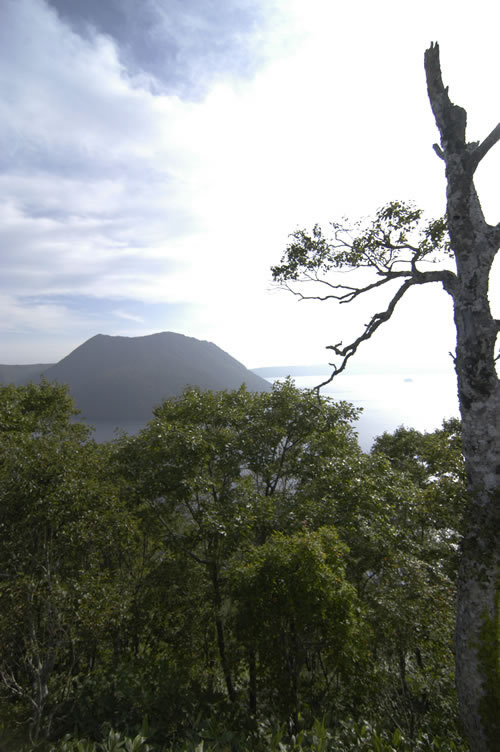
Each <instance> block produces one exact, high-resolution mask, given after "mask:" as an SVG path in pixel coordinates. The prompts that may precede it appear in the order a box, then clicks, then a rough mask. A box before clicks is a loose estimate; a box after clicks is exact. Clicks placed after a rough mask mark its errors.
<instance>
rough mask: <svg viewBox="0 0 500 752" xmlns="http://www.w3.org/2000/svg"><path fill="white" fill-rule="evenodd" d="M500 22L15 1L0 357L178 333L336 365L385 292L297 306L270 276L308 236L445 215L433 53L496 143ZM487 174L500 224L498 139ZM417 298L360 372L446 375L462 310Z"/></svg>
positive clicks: (131, 1)
mask: <svg viewBox="0 0 500 752" xmlns="http://www.w3.org/2000/svg"><path fill="white" fill-rule="evenodd" d="M499 22H500V11H499V10H497V9H496V6H495V5H494V4H493V3H491V2H490V0H488V2H486V1H484V0H479V2H476V3H475V5H474V8H473V10H471V8H470V5H469V4H468V3H467V4H466V3H465V2H457V1H456V0H455V1H452V0H442V1H441V2H439V1H438V2H435V1H434V2H430V1H427V0H423V2H421V3H419V4H418V7H417V6H415V5H411V6H410V4H407V3H402V2H401V1H400V0H379V2H377V3H373V2H372V1H371V0H352V2H350V3H340V2H334V0H307V2H306V1H305V0H142V2H137V0H106V2H103V0H86V2H75V1H74V0H2V2H1V3H0V254H1V259H2V275H1V278H0V346H1V351H0V362H2V363H33V362H54V361H57V360H59V359H60V358H61V357H63V356H65V355H66V354H68V353H69V352H70V351H71V350H72V349H74V348H75V347H76V346H78V345H79V344H80V343H81V342H83V341H84V340H85V339H87V338H89V337H91V336H93V335H94V334H96V333H98V332H101V333H105V334H121V335H127V336H135V335H142V334H149V333H153V332H157V331H163V330H171V331H178V332H181V333H184V334H187V335H190V336H194V337H199V338H200V339H208V340H210V341H212V342H215V343H216V344H217V345H219V346H220V347H222V348H223V349H224V350H226V351H227V352H229V353H230V354H231V355H233V356H234V357H236V358H238V359H239V360H241V361H242V362H243V363H244V364H245V365H247V366H249V367H258V366H266V365H275V364H294V363H321V362H324V361H325V360H327V359H328V356H327V354H326V351H325V349H324V347H325V345H327V344H329V343H330V342H338V341H339V340H340V339H343V340H344V341H347V340H348V339H349V337H350V335H356V334H357V333H358V331H359V327H360V325H361V324H362V323H364V321H365V320H366V316H367V315H368V312H369V311H370V310H372V304H370V302H369V301H366V302H362V303H361V304H360V305H358V306H357V307H356V308H355V307H354V306H353V307H346V306H342V307H337V306H329V307H328V306H326V304H312V303H310V304H308V303H301V304H298V303H297V301H296V300H295V299H293V298H291V297H288V296H287V295H286V294H284V293H282V292H277V291H276V290H273V289H272V286H271V282H270V272H269V267H270V266H271V265H272V264H273V263H277V262H278V261H279V258H280V256H281V254H282V252H283V250H284V248H285V245H286V242H287V237H288V235H289V233H291V232H292V231H293V230H294V229H296V228H297V227H302V226H310V225H311V224H313V223H315V222H317V221H319V222H322V223H326V222H328V221H329V220H333V219H338V218H340V217H342V216H346V215H347V216H349V217H352V218H356V217H358V216H364V215H369V214H372V213H373V212H374V211H375V210H376V209H377V208H378V207H380V206H381V205H382V204H384V203H385V202H386V201H389V200H392V199H410V200H414V201H416V202H417V204H419V205H420V206H422V207H423V208H424V209H425V210H426V211H427V212H428V213H429V214H430V215H438V214H441V213H442V211H443V209H444V190H445V184H444V177H443V174H442V163H441V162H440V161H439V160H438V159H437V157H436V155H435V154H434V152H433V151H432V148H431V147H432V143H433V142H434V141H436V140H437V132H436V129H435V125H434V122H433V119H432V114H431V112H430V108H429V105H428V102H427V97H426V91H425V79H424V73H423V53H424V50H425V48H426V47H427V46H428V44H429V42H430V41H431V40H438V41H439V42H440V46H441V59H442V67H443V75H444V79H445V81H446V83H448V84H449V86H450V95H451V97H452V99H453V101H455V102H457V103H458V104H461V105H463V106H465V107H466V108H467V110H468V113H469V135H470V139H471V140H474V139H481V138H484V137H485V136H486V135H487V133H489V131H490V130H491V129H492V127H493V126H494V125H495V124H496V122H498V120H499V119H500V88H499V86H498V74H499V68H500V66H499V60H498V43H497V33H498V26H499ZM477 183H478V188H479V191H480V197H481V200H482V203H483V207H484V209H485V212H486V216H487V218H488V219H489V221H491V222H495V223H496V222H498V221H500V202H499V201H498V196H499V195H500V190H499V188H500V148H497V150H494V151H493V152H492V153H491V154H489V155H488V157H487V159H486V160H485V163H484V165H481V167H480V171H479V172H478V180H477ZM498 269H499V267H498V266H497V267H496V269H495V279H496V280H497V287H496V288H494V290H493V289H492V298H495V299H496V298H500V293H499V292H498V290H499V287H498V277H499V273H498ZM418 293H419V294H416V295H414V296H413V297H410V298H409V299H408V301H405V302H404V304H403V305H402V307H401V311H400V316H399V317H398V318H397V320H395V321H391V322H390V324H389V325H388V326H387V328H386V331H385V332H381V334H380V336H378V337H377V338H376V339H375V340H374V341H373V342H371V343H369V344H367V345H366V347H365V348H364V349H363V351H362V352H360V359H359V367H360V368H361V369H365V370H367V371H369V370H370V369H377V370H380V364H384V367H387V369H388V370H393V369H395V368H398V367H399V366H400V365H401V363H404V364H405V366H404V367H405V369H406V370H407V371H411V372H413V371H415V370H419V369H420V370H432V369H443V370H447V369H448V370H449V369H450V368H451V360H450V358H449V355H448V353H449V351H450V350H452V349H453V343H454V333H453V326H452V319H451V307H450V303H449V301H448V300H447V299H446V296H445V294H444V293H443V291H442V290H441V289H440V288H436V289H432V288H431V287H430V286H427V288H426V289H423V290H419V291H418ZM499 315H500V314H499Z"/></svg>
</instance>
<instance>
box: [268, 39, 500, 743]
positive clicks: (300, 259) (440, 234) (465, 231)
mask: <svg viewBox="0 0 500 752" xmlns="http://www.w3.org/2000/svg"><path fill="white" fill-rule="evenodd" d="M425 72H426V77H427V89H428V94H429V99H430V103H431V107H432V111H433V113H434V117H435V119H436V123H437V127H438V129H439V133H440V136H441V145H440V146H439V145H437V144H435V145H434V149H435V151H436V153H437V155H438V156H439V157H440V159H442V160H443V161H444V163H445V168H446V180H447V212H446V218H443V219H439V220H435V221H431V222H427V223H424V222H423V220H422V212H421V211H420V210H419V209H416V208H415V207H413V206H411V205H408V204H404V203H401V202H393V203H391V204H389V205H387V206H385V207H384V208H383V209H381V210H380V211H379V212H378V213H377V215H376V217H375V219H374V220H373V221H372V222H371V224H369V225H364V226H363V225H361V224H357V225H355V226H354V227H353V228H349V227H346V226H345V225H342V224H337V223H334V224H333V225H332V237H331V238H330V239H327V237H325V235H324V234H323V232H322V230H321V228H320V227H319V226H317V225H316V226H315V227H314V228H313V230H312V233H307V232H306V231H304V230H299V231H297V232H296V233H294V234H293V236H292V238H293V241H292V242H291V243H290V245H289V246H288V248H287V251H286V253H285V255H284V256H283V258H282V260H281V264H280V265H278V266H275V267H273V268H272V272H273V277H274V279H275V280H276V281H277V282H278V283H280V284H281V285H282V286H284V287H286V288H287V289H289V290H290V291H291V292H293V293H294V294H295V295H297V296H298V297H299V298H300V299H315V300H330V299H332V300H337V301H339V302H340V303H349V302H351V301H353V300H355V299H357V298H358V297H359V296H362V295H365V294H367V293H370V292H371V291H373V290H376V289H379V288H381V287H383V286H385V285H387V286H388V287H389V288H392V290H393V292H392V297H391V299H390V301H389V303H388V305H387V307H386V308H385V310H383V311H381V312H379V313H375V314H374V315H373V316H372V317H371V319H370V321H369V322H368V324H367V325H366V326H365V328H364V330H363V331H362V333H361V334H360V336H359V337H358V338H357V339H355V340H354V341H353V342H351V343H350V344H348V345H346V346H344V345H343V344H342V342H339V343H338V344H336V345H331V346H330V347H329V349H331V350H333V352H334V353H335V355H337V356H339V357H340V358H341V361H340V363H339V364H338V365H333V364H332V367H333V372H332V375H331V377H330V378H329V379H328V381H326V382H324V383H323V384H321V385H320V386H324V385H325V384H326V383H329V382H330V381H331V380H332V379H333V378H334V377H335V376H336V375H338V374H339V373H341V372H342V371H343V370H344V369H345V368H346V366H347V363H348V361H349V359H350V358H351V357H352V356H353V355H354V354H355V353H356V352H357V350H358V348H359V346H360V345H361V344H362V342H364V341H365V340H368V339H370V337H371V336H372V335H373V334H374V333H375V331H376V330H377V329H378V328H379V326H381V325H382V324H383V323H384V322H386V321H387V320H388V319H390V317H391V316H392V314H393V312H394V310H395V308H396V306H397V304H398V303H399V301H400V300H401V299H402V297H403V296H404V295H405V293H406V292H407V291H408V290H409V289H410V288H411V287H414V286H415V285H422V284H427V283H429V282H433V283H436V282H437V283H440V284H441V285H442V287H443V288H444V290H445V291H446V292H447V293H448V294H449V295H450V296H451V298H452V300H453V310H454V321H455V327H456V335H457V343H456V353H455V356H454V363H455V370H456V374H457V383H458V396H459V404H460V412H461V416H462V442H463V451H464V456H465V462H466V471H467V485H468V494H469V505H468V511H467V514H466V526H465V534H464V538H463V543H462V550H461V562H460V568H459V575H458V587H457V617H456V629H455V659H456V685H457V692H458V701H459V711H460V717H461V721H462V724H463V727H464V730H465V733H466V735H467V737H468V740H469V743H470V745H471V749H472V750H473V752H493V751H495V752H499V750H500V645H499V643H500V490H499V489H500V484H499V476H500V382H499V379H498V375H497V371H496V367H495V360H496V359H497V358H495V346H496V340H497V336H498V332H499V330H500V321H498V320H496V319H494V317H493V315H492V313H491V310H490V303H489V299H488V289H489V281H490V274H491V269H492V264H493V260H494V258H495V255H496V253H497V251H498V248H499V247H500V224H498V225H489V224H488V223H487V222H486V220H485V218H484V215H483V212H482V209H481V205H480V203H479V199H478V196H477V193H476V189H475V187H474V173H475V170H476V169H477V166H478V165H479V163H480V161H481V160H482V159H483V158H484V157H485V156H486V154H487V153H488V152H489V150H490V149H491V148H492V147H493V146H494V145H495V144H496V143H497V141H498V140H499V139H500V124H499V125H497V126H496V127H495V128H494V129H493V130H492V132H491V133H490V134H489V135H488V136H487V137H486V138H485V139H484V141H482V142H481V143H479V142H477V143H476V142H475V143H467V142H466V140H465V138H466V137H465V130H466V120H467V113H466V111H465V110H464V109H463V108H462V107H459V106H457V105H454V104H452V102H451V101H450V99H449V96H448V89H447V88H445V87H444V85H443V81H442V77H441V67H440V61H439V47H438V45H437V44H431V46H430V47H429V49H428V50H427V51H426V53H425ZM448 233H449V235H448ZM430 264H433V266H432V267H431V266H429V265H430ZM356 269H357V270H363V269H365V270H370V271H371V273H372V275H373V276H371V279H369V280H367V279H366V277H364V279H363V282H362V283H361V284H358V285H356V284H353V285H349V284H342V283H340V284H338V283H337V282H336V281H335V276H334V277H331V276H330V274H329V273H331V272H335V271H336V270H338V271H341V270H343V271H346V270H356ZM317 286H319V287H320V290H321V291H320V293H318V292H317V289H315V288H317ZM311 287H312V288H313V289H312V292H311V293H310V292H309V289H310V288H311ZM394 287H395V288H396V289H395V291H394Z"/></svg>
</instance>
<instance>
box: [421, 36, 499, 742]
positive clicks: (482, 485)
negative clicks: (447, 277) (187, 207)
mask: <svg viewBox="0 0 500 752" xmlns="http://www.w3.org/2000/svg"><path fill="white" fill-rule="evenodd" d="M425 69H426V75H427V88H428V92H429V99H430V102H431V106H432V110H433V112H434V116H435V118H436V124H437V126H438V129H439V132H440V134H441V147H439V146H435V147H434V148H435V150H436V152H437V154H438V155H439V156H440V158H441V159H443V160H444V162H445V165H446V179H447V219H448V229H449V233H450V239H451V245H452V248H453V251H454V254H455V260H456V264H457V277H456V285H454V288H453V290H449V292H450V294H452V297H453V301H454V317H455V325H456V331H457V348H456V357H455V368H456V373H457V380H458V396H459V403H460V412H461V415H462V443H463V451H464V457H465V465H466V472H467V489H468V493H469V505H468V511H467V514H466V519H465V528H464V529H465V535H464V540H463V545H462V554H461V563H460V568H459V574H458V591H457V620H456V630H455V660H456V685H457V693H458V701H459V710H460V717H461V721H462V724H463V727H464V730H465V732H466V734H467V737H468V740H469V743H470V746H471V749H472V750H473V752H499V751H500V646H499V640H500V613H499V610H500V595H499V588H500V491H499V489H500V382H499V379H498V376H497V373H496V369H495V343H496V339H497V335H498V331H499V328H500V322H498V321H496V320H495V319H493V317H492V315H491V311H490V307H489V301H488V284H489V275H490V271H491V266H492V263H493V259H494V257H495V254H496V252H497V250H498V248H499V246H500V226H491V225H488V224H487V223H486V221H485V218H484V216H483V212H482V210H481V206H480V203H479V200H478V197H477V194H476V190H475V188H474V183H473V175H474V171H475V169H476V167H477V165H478V164H479V162H480V161H481V159H482V158H483V157H484V156H485V155H486V154H487V152H488V151H489V149H491V147H492V146H493V145H494V144H495V143H496V142H497V141H498V140H499V139H500V126H497V127H496V128H495V129H494V130H493V131H492V132H491V134H490V135H489V136H488V137H487V138H486V139H485V140H484V141H483V142H482V143H481V144H478V143H474V144H467V143H466V141H465V127H466V119H467V115H466V112H465V110H463V109H462V108H461V107H458V106H457V105H454V104H452V103H451V101H450V99H449V97H448V90H447V89H445V88H444V86H443V82H442V79H441V69H440V62H439V48H438V46H437V45H431V47H430V48H429V49H428V50H427V51H426V54H425Z"/></svg>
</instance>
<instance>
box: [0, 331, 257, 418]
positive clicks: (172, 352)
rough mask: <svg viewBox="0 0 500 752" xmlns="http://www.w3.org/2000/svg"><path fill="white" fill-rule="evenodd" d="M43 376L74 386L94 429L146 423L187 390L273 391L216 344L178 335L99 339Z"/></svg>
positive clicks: (72, 387) (76, 395)
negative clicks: (103, 425)
mask: <svg viewBox="0 0 500 752" xmlns="http://www.w3.org/2000/svg"><path fill="white" fill-rule="evenodd" d="M7 368H8V369H9V368H10V369H12V368H24V369H29V368H32V369H33V376H34V378H33V380H34V381H35V380H38V379H37V378H35V376H36V368H35V366H22V367H21V366H16V367H15V366H10V367H7ZM2 369H5V366H0V374H1V373H2ZM26 373H27V372H26ZM43 376H44V377H45V378H46V379H47V380H48V381H57V382H59V383H61V384H68V385H69V388H70V392H71V394H72V396H73V397H74V399H75V403H76V406H77V407H78V408H79V409H80V410H81V411H82V417H83V418H84V419H85V420H87V421H88V422H89V423H105V422H107V423H113V424H114V425H116V426H123V425H125V424H130V423H145V422H146V421H148V420H149V419H150V418H151V411H152V408H153V407H154V406H155V405H157V404H158V403H159V402H161V401H162V400H163V399H165V398H166V397H173V396H176V395H179V394H181V393H182V391H183V390H184V388H185V387H186V386H199V387H200V388H202V389H210V390H212V391H216V390H220V389H237V388H239V387H240V386H241V384H243V383H245V384H246V386H247V387H248V389H249V390H250V391H266V390H268V389H270V384H269V382H267V381H265V380H264V379H262V378H261V377H260V376H257V375H256V374H254V373H252V372H251V371H249V370H248V369H247V368H245V366H243V365H242V364H241V363H239V362H238V361H237V360H235V359H234V358H232V357H231V356H230V355H228V354H227V353H226V352H224V351H223V350H221V349H220V348H219V347H217V346H216V345H214V344H212V343H211V342H205V341H201V340H198V339H195V338H194V337H186V336H184V335H182V334H176V333H174V332H162V333H159V334H151V335H149V336H146V337H111V336H108V335H104V334H97V335H96V336H95V337H92V338H91V339H89V340H87V341H86V342H84V343H83V344H82V345H80V346H79V347H77V348H76V350H73V352H71V353H70V354H69V355H68V356H66V357H65V358H63V359H62V360H61V361H60V362H59V363H57V364H56V365H53V366H49V367H47V368H45V370H44V371H43Z"/></svg>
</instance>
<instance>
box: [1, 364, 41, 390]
mask: <svg viewBox="0 0 500 752" xmlns="http://www.w3.org/2000/svg"><path fill="white" fill-rule="evenodd" d="M52 365H53V364H52V363H35V364H33V365H26V366H3V365H0V384H15V385H16V386H24V384H27V383H28V382H29V381H35V382H37V381H40V379H41V376H42V373H43V372H44V371H46V370H47V368H50V367H51V366H52Z"/></svg>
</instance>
